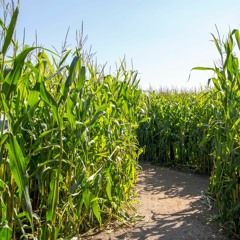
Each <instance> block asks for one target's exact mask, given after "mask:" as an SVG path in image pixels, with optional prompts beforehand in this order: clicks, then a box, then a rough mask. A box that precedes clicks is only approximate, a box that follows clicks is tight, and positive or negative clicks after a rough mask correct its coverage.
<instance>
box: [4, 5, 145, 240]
mask: <svg viewBox="0 0 240 240" xmlns="http://www.w3.org/2000/svg"><path fill="white" fill-rule="evenodd" d="M17 15H18V7H17V8H16V10H15V11H14V13H13V15H12V18H11V20H10V24H9V27H6V26H5V25H4V23H3V22H1V26H2V28H3V30H4V32H6V34H5V35H4V36H3V37H4V41H3V42H4V44H3V46H2V49H1V58H0V66H1V81H0V113H1V123H2V127H1V135H0V147H1V152H0V153H1V154H0V234H1V237H2V238H3V239H11V238H20V237H23V238H24V237H25V238H36V239H44V240H45V239H59V238H70V237H72V236H76V235H78V234H79V233H81V232H82V231H86V230H88V229H89V228H92V227H94V226H100V227H101V226H103V225H104V224H106V223H108V222H109V221H110V220H111V219H112V218H116V217H117V218H123V219H124V218H127V217H128V211H129V210H130V209H131V204H130V203H131V198H132V196H133V194H134V183H135V182H136V178H137V171H136V167H137V159H138V156H139V154H140V151H139V149H138V141H137V136H136V128H137V126H138V112H139V111H140V110H139V107H138V101H139V98H140V95H141V90H139V89H138V81H137V80H136V78H137V74H136V73H135V72H134V71H126V69H125V65H124V63H121V66H120V68H119V69H118V70H117V73H116V74H115V75H114V76H113V75H105V74H104V72H103V69H99V68H98V67H97V66H95V65H93V63H92V61H91V60H89V57H85V54H83V50H82V49H77V50H76V51H75V53H73V55H72V58H73V60H72V62H71V63H70V64H68V63H67V61H68V58H69V57H70V56H71V52H70V51H67V52H65V54H63V55H62V56H58V55H57V54H53V53H51V52H50V51H48V50H46V49H43V48H38V49H37V50H38V51H37V55H36V56H35V54H34V53H35V50H36V48H35V47H26V46H23V49H17V48H16V46H17V44H16V43H15V42H14V41H13V39H12V35H13V32H14V27H15V25H16V21H17ZM11 48H14V51H13V52H14V57H12V59H10V60H8V61H6V60H5V59H6V57H5V55H6V53H7V50H8V49H11ZM29 54H31V56H30V55H29ZM49 55H50V57H51V59H52V60H50V57H49ZM6 70H7V71H6ZM29 226H30V227H29Z"/></svg>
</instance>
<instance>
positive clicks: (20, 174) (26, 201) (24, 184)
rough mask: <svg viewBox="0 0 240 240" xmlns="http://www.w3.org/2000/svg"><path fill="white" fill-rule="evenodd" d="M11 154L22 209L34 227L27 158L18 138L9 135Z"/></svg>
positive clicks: (8, 147)
mask: <svg viewBox="0 0 240 240" xmlns="http://www.w3.org/2000/svg"><path fill="white" fill-rule="evenodd" d="M6 148H7V150H8V153H9V164H10V169H11V172H12V175H13V177H14V179H15V181H16V183H17V186H18V191H19V197H20V199H21V200H22V207H23V209H26V212H27V213H28V220H29V222H30V224H31V226H32V227H33V213H32V204H31V200H30V195H29V183H28V174H27V171H26V166H25V158H24V156H23V153H22V150H21V148H20V146H19V144H18V142H17V140H16V138H15V137H14V136H13V135H12V134H11V133H9V142H8V143H6Z"/></svg>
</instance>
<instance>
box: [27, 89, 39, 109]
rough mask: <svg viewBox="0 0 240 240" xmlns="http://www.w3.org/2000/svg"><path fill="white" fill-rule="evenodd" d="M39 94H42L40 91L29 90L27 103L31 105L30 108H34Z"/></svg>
mask: <svg viewBox="0 0 240 240" xmlns="http://www.w3.org/2000/svg"><path fill="white" fill-rule="evenodd" d="M39 95H40V93H39V91H35V90H31V91H30V92H29V96H28V102H27V103H28V105H29V106H30V108H33V107H34V106H35V105H36V104H37V102H38V98H39Z"/></svg>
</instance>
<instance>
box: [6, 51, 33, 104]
mask: <svg viewBox="0 0 240 240" xmlns="http://www.w3.org/2000/svg"><path fill="white" fill-rule="evenodd" d="M34 49H36V47H30V48H26V49H24V50H23V51H22V52H21V53H20V54H19V55H18V56H17V57H16V58H15V59H14V63H13V69H12V70H11V71H10V73H9V74H8V75H7V76H6V79H5V82H4V83H3V85H2V92H3V93H4V94H5V96H6V99H7V100H8V98H9V95H10V93H11V92H13V91H14V90H15V88H16V86H17V83H18V81H19V79H20V76H21V73H22V69H23V66H24V61H25V58H26V57H27V55H28V54H29V53H30V52H31V51H33V50H34Z"/></svg>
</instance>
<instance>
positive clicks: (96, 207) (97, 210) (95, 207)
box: [92, 198, 102, 226]
mask: <svg viewBox="0 0 240 240" xmlns="http://www.w3.org/2000/svg"><path fill="white" fill-rule="evenodd" d="M92 210H93V213H94V216H95V217H96V218H97V220H98V222H99V224H100V226H101V225H102V218H101V213H100V207H99V204H98V198H94V199H93V200H92Z"/></svg>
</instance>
